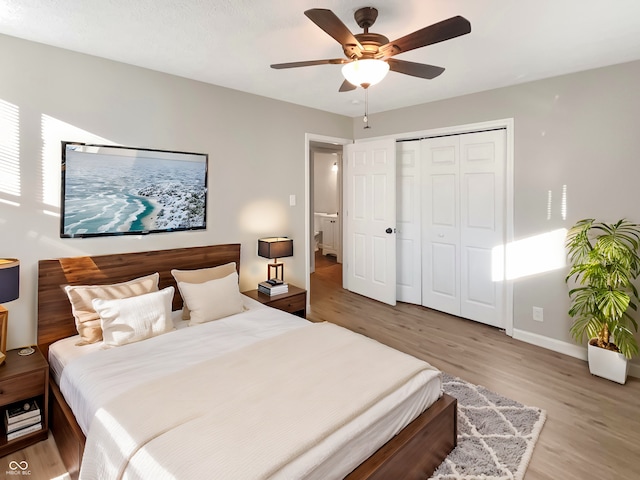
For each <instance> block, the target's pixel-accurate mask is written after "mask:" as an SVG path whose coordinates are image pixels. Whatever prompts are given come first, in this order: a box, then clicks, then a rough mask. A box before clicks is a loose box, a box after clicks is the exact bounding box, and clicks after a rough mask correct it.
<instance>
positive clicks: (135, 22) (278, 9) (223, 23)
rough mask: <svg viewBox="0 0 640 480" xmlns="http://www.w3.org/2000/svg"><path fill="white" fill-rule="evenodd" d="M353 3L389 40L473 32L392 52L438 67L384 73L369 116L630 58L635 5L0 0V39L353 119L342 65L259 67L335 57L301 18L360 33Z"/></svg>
mask: <svg viewBox="0 0 640 480" xmlns="http://www.w3.org/2000/svg"><path fill="white" fill-rule="evenodd" d="M363 6H373V7H376V8H377V9H378V11H379V16H378V20H377V22H376V23H375V25H374V26H373V27H372V28H371V29H370V30H371V32H376V33H381V34H383V35H385V36H387V37H388V38H389V39H390V40H393V39H396V38H399V37H401V36H404V35H406V34H408V33H410V32H413V31H415V30H418V29H420V28H422V27H424V26H427V25H431V24H433V23H436V22H439V21H441V20H444V19H446V18H449V17H452V16H455V15H461V16H463V17H466V18H467V19H468V20H469V21H470V22H471V27H472V32H471V33H470V34H468V35H465V36H462V37H459V38H455V39H452V40H449V41H446V42H443V43H440V44H436V45H431V46H428V47H423V48H421V49H418V50H414V51H411V52H407V53H405V54H401V55H399V56H398V57H397V58H399V59H403V60H410V61H414V62H421V63H428V64H432V65H439V66H443V67H446V71H445V72H444V73H443V74H442V75H441V76H439V77H437V78H436V79H434V80H423V79H418V78H414V77H409V76H406V75H402V74H399V73H395V72H390V73H389V75H388V76H387V78H385V79H384V80H383V82H382V83H380V84H378V85H375V86H373V87H371V88H370V90H369V111H370V112H371V113H375V112H380V111H386V110H391V109H395V108H401V107H406V106H409V105H415V104H420V103H426V102H431V101H434V100H439V99H444V98H450V97H454V96H458V95H463V94H467V93H473V92H478V91H483V90H488V89H492V88H498V87H503V86H507V85H513V84H517V83H523V82H528V81H532V80H537V79H540V78H546V77H551V76H556V75H561V74H565V73H570V72H576V71H581V70H587V69H591V68H596V67H601V66H606V65H613V64H616V63H623V62H628V61H632V60H637V59H640V0H359V1H352V0H329V1H327V0H325V1H320V0H315V1H311V0H296V1H291V0H289V1H285V0H271V1H266V0H0V33H5V34H7V35H12V36H15V37H20V38H24V39H28V40H33V41H36V42H41V43H45V44H49V45H54V46H57V47H62V48H66V49H69V50H74V51H77V52H83V53H88V54H91V55H96V56H99V57H104V58H108V59H113V60H117V61H120V62H125V63H129V64H132V65H138V66H141V67H146V68H150V69H153V70H158V71H162V72H167V73H171V74H174V75H179V76H182V77H187V78H192V79H196V80H200V81H203V82H207V83H211V84H214V85H220V86H223V87H229V88H233V89H236V90H241V91H244V92H250V93H254V94H257V95H262V96H266V97H271V98H275V99H278V100H284V101H287V102H292V103H296V104H299V105H305V106H308V107H313V108H318V109H321V110H326V111H329V112H335V113H339V114H343V115H348V116H352V117H353V116H359V115H361V114H362V113H363V109H364V105H363V100H364V92H363V90H362V89H361V88H359V89H357V90H355V91H352V92H346V93H339V92H338V87H339V86H340V84H341V83H342V81H343V78H342V75H341V72H340V65H321V66H313V67H304V68H295V69H287V70H274V69H271V68H269V65H270V64H272V63H285V62H292V61H300V60H317V59H325V58H339V57H342V55H343V53H342V49H341V47H340V45H339V44H338V43H337V42H336V41H335V40H333V39H332V38H331V37H330V36H329V35H327V34H326V33H324V32H323V31H322V30H321V29H320V28H318V27H317V26H316V25H315V24H314V23H312V22H311V21H310V20H309V19H307V17H306V16H305V15H304V13H303V12H304V11H305V10H307V9H310V8H328V9H330V10H332V11H333V12H334V13H335V14H336V15H337V16H338V17H339V18H340V19H341V20H342V21H343V22H344V23H345V24H346V25H347V27H349V29H351V31H352V32H353V33H361V30H360V28H359V27H358V26H357V24H356V23H355V20H354V19H353V13H354V12H355V10H357V9H358V8H360V7H363Z"/></svg>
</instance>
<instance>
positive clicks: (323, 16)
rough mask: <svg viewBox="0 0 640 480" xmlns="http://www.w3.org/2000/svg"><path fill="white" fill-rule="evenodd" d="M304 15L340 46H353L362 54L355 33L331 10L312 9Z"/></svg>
mask: <svg viewBox="0 0 640 480" xmlns="http://www.w3.org/2000/svg"><path fill="white" fill-rule="evenodd" d="M304 14H305V15H306V16H307V17H308V18H309V20H311V21H312V22H313V23H315V24H316V25H317V26H319V27H320V28H321V29H322V30H324V31H325V32H326V33H327V34H329V35H330V36H331V37H332V38H333V39H334V40H336V41H337V42H338V43H339V44H340V45H342V46H343V47H345V49H346V48H347V47H348V46H353V47H355V50H356V52H357V53H359V52H362V50H363V48H362V45H361V44H360V42H359V41H358V40H357V39H356V37H354V36H353V33H351V31H350V30H349V29H348V28H347V26H346V25H345V24H344V23H342V20H340V19H339V18H338V17H337V16H336V14H335V13H333V12H332V11H331V10H327V9H325V8H312V9H311V10H307V11H306V12H304ZM357 53H356V54H357ZM358 56H360V55H358Z"/></svg>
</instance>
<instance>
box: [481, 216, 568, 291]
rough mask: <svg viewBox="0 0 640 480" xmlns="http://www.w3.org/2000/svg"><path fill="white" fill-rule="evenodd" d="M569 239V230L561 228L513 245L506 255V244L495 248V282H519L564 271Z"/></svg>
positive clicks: (507, 247)
mask: <svg viewBox="0 0 640 480" xmlns="http://www.w3.org/2000/svg"><path fill="white" fill-rule="evenodd" d="M566 236H567V229H566V228H560V229H558V230H553V231H551V232H547V233H542V234H540V235H535V236H533V237H528V238H523V239H522V240H517V241H515V242H512V243H509V244H507V246H506V253H505V246H504V245H500V246H497V247H494V249H493V259H494V260H493V274H492V279H493V281H494V282H499V281H502V280H504V279H505V278H506V279H507V280H515V279H518V278H523V277H528V276H531V275H536V274H539V273H545V272H550V271H553V270H558V269H560V268H564V267H565V266H566V265H567V256H566V250H565V246H564V242H565V238H566ZM501 259H504V262H503V260H501ZM503 265H504V267H503Z"/></svg>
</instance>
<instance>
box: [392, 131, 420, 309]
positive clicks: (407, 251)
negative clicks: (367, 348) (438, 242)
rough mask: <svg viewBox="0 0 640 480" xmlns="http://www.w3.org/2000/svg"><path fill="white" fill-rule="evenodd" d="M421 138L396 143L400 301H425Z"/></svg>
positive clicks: (418, 302)
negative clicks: (421, 215) (423, 285)
mask: <svg viewBox="0 0 640 480" xmlns="http://www.w3.org/2000/svg"><path fill="white" fill-rule="evenodd" d="M421 181H422V179H421V178H420V141H419V140H414V141H411V142H399V143H398V144H397V146H396V186H397V187H396V188H397V191H396V207H397V209H396V212H397V213H396V215H397V225H398V227H397V233H396V249H397V250H396V284H397V285H396V296H397V299H398V300H399V301H401V302H408V303H415V304H418V305H420V304H421V303H422V245H421V240H420V208H421V206H420V182H421Z"/></svg>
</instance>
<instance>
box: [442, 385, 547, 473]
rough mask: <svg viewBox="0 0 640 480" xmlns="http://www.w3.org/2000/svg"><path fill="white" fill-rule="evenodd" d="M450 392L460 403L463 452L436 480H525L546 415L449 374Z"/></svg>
mask: <svg viewBox="0 0 640 480" xmlns="http://www.w3.org/2000/svg"><path fill="white" fill-rule="evenodd" d="M443 384H444V391H445V392H446V393H448V394H449V395H451V396H452V397H455V398H456V399H458V446H457V447H456V448H455V449H454V450H453V451H452V452H451V453H450V454H449V455H448V456H447V458H446V459H445V461H444V462H442V464H441V465H440V466H439V467H438V469H437V470H436V471H435V472H434V474H433V476H432V477H431V479H433V480H522V479H523V478H524V473H525V471H526V469H527V465H529V460H530V459H531V455H532V453H533V448H534V447H535V444H536V441H537V440H538V436H539V435H540V430H541V429H542V425H544V421H545V419H546V413H545V412H544V410H541V409H539V408H535V407H528V406H526V405H522V404H521V403H518V402H516V401H515V400H511V399H509V398H505V397H503V396H501V395H498V394H497V393H494V392H492V391H490V390H487V389H486V388H484V387H481V386H478V385H473V384H471V383H469V382H465V381H464V380H461V379H460V378H457V377H452V376H451V375H447V374H446V373H444V374H443Z"/></svg>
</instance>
